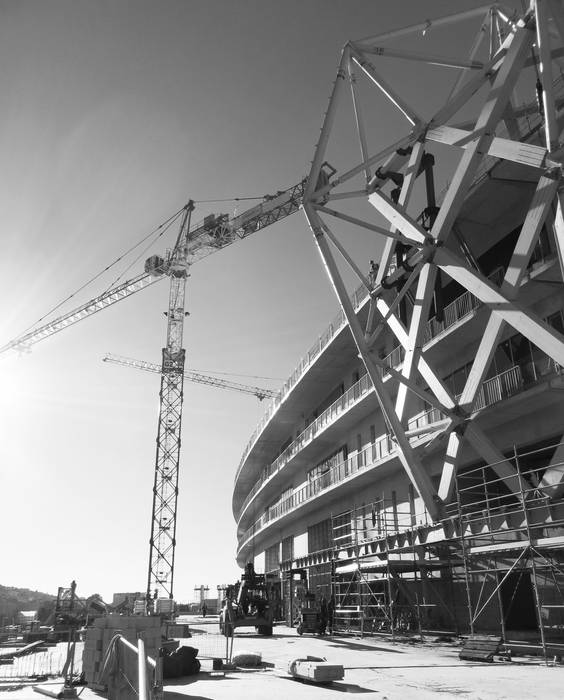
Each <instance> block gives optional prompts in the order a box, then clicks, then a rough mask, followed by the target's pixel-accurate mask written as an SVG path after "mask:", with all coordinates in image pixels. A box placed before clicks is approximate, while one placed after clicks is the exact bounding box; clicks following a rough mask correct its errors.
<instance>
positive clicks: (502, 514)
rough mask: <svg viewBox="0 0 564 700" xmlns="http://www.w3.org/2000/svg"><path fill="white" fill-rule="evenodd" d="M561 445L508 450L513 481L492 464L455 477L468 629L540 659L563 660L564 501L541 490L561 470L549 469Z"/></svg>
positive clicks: (550, 489) (554, 491) (559, 466)
mask: <svg viewBox="0 0 564 700" xmlns="http://www.w3.org/2000/svg"><path fill="white" fill-rule="evenodd" d="M561 447H562V446H561V445H557V446H551V447H543V448H540V449H535V450H531V451H528V452H524V453H521V454H518V452H517V450H514V451H513V456H512V458H511V460H510V461H511V463H512V464H513V466H514V468H515V471H516V475H517V478H516V479H513V480H511V481H510V480H508V479H502V478H501V477H499V476H498V475H496V474H495V472H494V471H493V469H492V468H491V467H490V466H479V467H476V468H473V469H469V470H466V471H464V472H462V473H461V474H460V475H459V476H458V478H457V504H456V507H457V511H458V513H457V517H458V529H459V534H460V537H459V541H460V553H461V555H462V560H463V576H462V578H463V581H464V585H465V589H466V604H467V609H468V613H467V619H468V627H469V631H470V633H471V634H474V633H475V632H489V631H492V630H497V631H499V632H500V633H501V636H502V637H503V640H504V643H505V646H506V647H510V648H511V649H512V650H514V651H519V650H527V651H532V652H536V653H539V652H540V653H542V655H543V656H544V657H545V658H549V657H553V656H558V657H560V656H563V655H564V500H563V499H562V498H561V497H560V496H559V495H558V489H557V488H556V487H554V486H552V487H548V486H546V485H543V474H545V473H546V470H547V469H551V470H553V471H554V470H560V471H561V470H562V466H563V465H562V464H561V463H559V464H551V459H552V458H553V455H554V454H556V451H557V450H558V449H559V448H561ZM547 465H549V466H547ZM555 494H556V496H557V497H555ZM459 578H460V577H459Z"/></svg>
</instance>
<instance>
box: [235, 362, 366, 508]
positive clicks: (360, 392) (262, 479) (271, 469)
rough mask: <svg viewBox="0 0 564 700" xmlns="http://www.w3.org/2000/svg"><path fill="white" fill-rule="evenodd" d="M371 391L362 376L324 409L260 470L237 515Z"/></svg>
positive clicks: (364, 377)
mask: <svg viewBox="0 0 564 700" xmlns="http://www.w3.org/2000/svg"><path fill="white" fill-rule="evenodd" d="M371 389H373V385H372V380H371V379H370V377H369V376H368V375H367V374H364V375H363V376H362V377H361V378H360V379H359V380H358V382H356V383H355V384H353V385H352V386H351V387H350V389H347V391H345V392H344V394H342V395H341V396H339V398H338V399H337V400H336V401H334V402H333V403H332V404H331V405H330V406H329V407H328V408H326V409H325V411H323V413H322V414H321V415H319V416H318V417H317V418H316V419H315V420H314V421H312V422H311V423H310V424H309V425H308V426H307V428H306V429H305V430H304V431H303V432H301V433H300V435H298V437H297V438H296V439H295V440H294V441H293V442H292V443H291V445H289V446H288V447H287V448H286V449H285V450H284V451H283V452H282V453H281V454H280V455H278V457H277V458H276V459H275V460H274V462H272V463H271V464H269V465H268V466H266V467H265V468H264V469H263V470H262V472H261V474H260V476H259V478H258V480H257V481H256V483H255V484H254V486H253V487H252V489H251V490H250V491H249V493H248V494H247V497H246V498H245V500H244V501H243V505H242V506H241V510H240V512H239V514H241V513H243V511H244V510H245V508H246V507H247V506H248V505H249V503H250V502H251V501H252V499H253V498H254V496H255V495H256V494H257V492H258V491H259V490H260V489H261V488H262V486H263V485H264V484H265V483H266V482H267V481H269V480H270V479H271V477H272V476H274V474H277V473H278V472H279V471H280V470H281V469H282V468H283V467H284V466H285V465H286V464H287V463H288V462H289V461H290V460H291V459H292V457H294V455H296V454H297V453H298V452H300V451H301V450H302V449H303V448H304V447H305V446H306V445H308V444H309V443H310V442H312V440H313V439H314V438H315V437H316V435H317V433H318V432H320V431H321V430H323V429H325V428H326V427H327V426H328V425H330V424H332V423H333V422H335V421H336V420H337V418H338V417H339V416H340V415H341V414H342V413H343V412H344V411H347V410H348V409H349V408H350V407H351V406H353V405H354V404H355V403H357V402H358V401H359V399H361V398H362V397H364V396H365V395H366V394H367V393H368V392H369V391H370V390H371Z"/></svg>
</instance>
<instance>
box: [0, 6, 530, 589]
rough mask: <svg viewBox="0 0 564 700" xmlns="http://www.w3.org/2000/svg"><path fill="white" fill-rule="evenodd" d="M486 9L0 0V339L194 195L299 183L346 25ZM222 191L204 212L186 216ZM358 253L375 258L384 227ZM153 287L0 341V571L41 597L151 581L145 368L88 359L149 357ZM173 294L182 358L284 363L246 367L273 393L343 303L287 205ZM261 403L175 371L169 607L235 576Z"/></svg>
mask: <svg viewBox="0 0 564 700" xmlns="http://www.w3.org/2000/svg"><path fill="white" fill-rule="evenodd" d="M481 4H483V3H480V2H474V1H473V0H458V1H457V2H452V0H429V1H423V0H396V1H395V2H388V1H383V0H371V1H369V0H283V1H280V0H276V1H275V0H159V2H155V0H43V1H38V0H36V1H32V0H0V92H1V94H2V110H1V111H0V162H2V168H1V169H0V231H1V234H0V240H1V242H2V255H1V258H0V318H1V319H2V323H1V326H0V345H3V344H4V343H6V342H8V341H9V340H11V339H12V338H13V337H15V336H16V335H18V334H19V333H21V332H22V331H23V330H25V329H26V328H27V327H28V326H30V325H31V324H33V323H34V322H35V321H36V320H37V319H39V318H40V317H41V316H43V314H45V313H46V312H47V311H49V310H50V309H51V308H52V307H53V306H54V305H55V304H57V303H58V302H59V301H60V300H62V299H64V298H65V297H67V296H68V295H69V294H70V293H72V292H73V291H74V290H76V289H77V288H79V287H80V286H82V285H83V284H84V283H85V282H86V281H87V280H89V279H90V278H91V277H92V276H93V275H95V274H96V273H97V272H99V271H100V270H101V269H102V268H104V267H105V266H106V265H108V264H109V263H110V262H112V261H113V260H114V259H115V258H116V257H118V256H119V255H120V254H121V253H122V252H123V251H125V250H127V249H129V248H130V247H131V246H132V245H134V244H135V243H137V242H138V241H139V240H140V239H141V238H142V237H143V236H144V235H146V234H147V233H148V232H149V231H151V230H152V229H153V228H154V227H155V226H157V225H158V224H159V223H160V222H161V221H163V220H165V219H166V218H168V217H169V216H170V215H171V214H172V213H174V212H175V211H177V210H178V209H180V208H181V207H182V206H183V204H184V203H185V202H186V201H187V199H188V198H192V199H194V200H196V201H198V200H206V199H221V198H234V197H239V196H243V197H244V196H262V195H264V194H267V193H270V192H276V191H277V190H280V189H285V188H286V187H288V186H290V185H292V184H294V183H295V182H297V181H299V180H300V179H301V178H302V177H303V176H304V175H305V174H306V173H307V171H308V169H309V165H310V161H311V158H312V157H313V153H314V147H315V144H316V141H317V138H318V135H319V129H320V127H321V124H322V119H323V115H324V112H325V109H326V107H327V102H328V97H329V94H330V91H331V87H332V83H333V80H334V78H335V72H336V67H337V63H338V61H339V57H340V51H341V48H342V46H343V44H344V43H345V42H346V41H347V40H348V39H358V38H362V37H365V36H367V35H372V34H377V33H380V32H382V31H385V30H386V29H392V28H396V27H400V26H403V25H406V24H412V23H415V22H419V21H422V20H424V19H426V18H428V17H437V16H441V15H445V14H449V13H452V12H454V11H456V10H459V9H460V10H462V9H468V8H475V7H478V6H480V5H481ZM508 4H509V5H510V6H512V7H520V2H518V1H516V2H511V3H508ZM474 28H476V25H474ZM429 34H430V36H429V38H428V41H429V42H431V41H434V42H435V43H434V44H432V51H433V52H434V53H443V54H444V55H450V54H453V53H456V54H457V55H459V56H460V55H464V51H466V50H467V48H468V47H469V41H470V38H469V37H470V34H468V36H467V37H466V36H464V35H462V34H460V35H459V34H458V33H456V32H455V33H452V32H450V33H449V32H446V33H445V32H442V33H437V34H436V35H433V32H430V33H429ZM431 35H433V36H431ZM425 40H427V39H425ZM418 41H420V42H421V41H422V38H421V37H419V39H418ZM429 45H430V46H431V44H429ZM461 45H462V46H463V47H464V51H462V52H461V50H460V46H461ZM419 48H421V44H419ZM390 70H391V74H390V73H388V75H390V76H391V79H392V80H396V81H399V82H396V84H398V85H400V84H401V89H402V90H405V91H407V92H408V93H409V92H412V93H413V94H414V100H415V101H419V102H423V103H425V104H429V105H430V104H432V103H433V100H434V99H435V98H436V97H437V94H438V92H439V91H440V88H441V87H444V84H442V82H441V81H440V80H439V81H438V82H435V81H434V80H432V79H429V81H428V82H425V81H424V82H423V83H422V82H421V81H420V79H418V78H416V77H415V75H416V74H415V73H414V72H413V71H412V70H411V69H410V68H409V67H408V69H407V72H405V73H404V74H403V75H402V77H401V78H400V77H399V75H400V74H399V73H394V71H395V70H396V68H395V67H394V66H391V67H390ZM404 70H405V68H404ZM452 79H454V76H453V77H452V78H451V77H450V76H449V80H452ZM445 84H446V83H445ZM375 125H376V126H377V127H378V129H380V128H381V143H382V145H385V144H388V143H390V142H392V141H393V140H394V139H395V138H397V137H399V136H401V135H403V134H404V133H406V128H405V125H404V124H401V119H399V118H398V115H397V114H395V113H393V112H392V111H390V110H385V109H383V110H382V111H377V112H375V113H374V115H371V126H372V127H374V126H375ZM334 157H335V163H334V164H335V165H337V166H339V165H341V162H342V163H343V164H347V162H348V164H349V165H352V164H354V163H355V162H356V161H357V159H358V147H357V144H356V143H355V142H353V141H351V140H350V139H347V138H346V137H344V138H343V140H342V142H341V143H340V144H339V146H338V148H336V150H335V152H334ZM440 184H441V183H439V186H440ZM442 184H444V183H442ZM236 206H237V204H236V203H232V202H227V203H224V204H221V205H209V204H198V205H197V209H196V212H195V214H194V217H195V219H198V220H199V219H201V218H203V216H204V215H205V214H206V213H208V212H209V211H226V212H227V213H233V211H234V209H235V207H236ZM238 207H239V208H238V211H241V210H242V209H243V208H244V207H243V205H242V204H241V203H239V205H238ZM175 234H176V231H174V232H173V234H172V235H171V236H169V238H168V239H167V241H166V242H163V243H161V244H160V246H161V247H160V248H159V247H158V246H157V248H155V249H154V250H155V251H156V252H158V251H159V250H161V251H162V250H163V249H164V247H166V245H169V246H170V245H171V243H172V241H173V237H174V235H175ZM358 246H359V251H360V253H361V255H362V256H363V257H364V259H365V260H366V264H368V260H369V259H370V258H371V257H374V256H375V255H376V253H377V251H378V250H379V248H380V243H379V242H377V241H375V240H372V239H370V240H367V239H364V240H361V241H360V242H359V243H358ZM151 252H153V251H151ZM148 254H149V252H148V253H147V255H148ZM144 257H146V256H143V258H142V259H141V260H139V261H138V262H137V263H136V264H135V265H134V266H133V267H132V268H131V269H130V270H129V271H128V272H126V273H125V275H124V279H126V278H128V277H133V276H134V275H136V274H138V273H139V272H141V271H142V266H143V260H144ZM119 270H121V271H123V270H124V267H123V266H122V267H121V268H119ZM117 274H118V272H117V271H115V272H114V271H112V275H110V276H106V277H105V278H104V280H105V283H106V284H107V283H109V282H110V281H111V280H112V279H114V278H115V277H116V276H117ZM104 288H105V284H104V281H100V282H99V283H98V285H94V286H92V287H89V288H88V289H87V290H85V291H84V292H81V294H80V295H79V296H77V297H76V298H74V299H73V300H72V301H71V303H70V304H69V305H66V306H65V307H64V308H63V309H61V310H60V311H64V310H68V309H71V308H73V306H76V305H78V304H80V303H82V302H83V301H86V300H87V299H89V298H91V297H94V296H96V294H98V293H99V292H100V291H101V290H103V289H104ZM167 303H168V285H167V282H166V281H165V282H163V283H161V284H159V285H156V286H154V287H152V288H150V289H148V290H145V291H143V292H141V293H139V294H138V295H135V296H133V297H131V298H130V299H127V300H125V301H123V302H120V303H119V304H116V305H115V306H113V307H111V308H109V309H106V310H104V311H103V312H101V313H99V314H97V315H96V316H94V317H92V318H89V319H87V320H84V321H82V322H80V323H79V324H77V325H75V326H74V327H71V328H68V329H66V330H64V331H63V332H61V333H59V334H57V335H55V336H53V337H52V338H49V339H47V340H45V341H43V342H41V343H38V344H37V345H35V346H34V347H33V349H32V352H31V354H26V355H23V356H22V357H18V356H17V355H16V354H15V353H14V354H8V355H4V356H1V357H0V387H1V389H0V494H1V504H0V552H1V557H0V584H3V585H14V586H25V587H29V588H33V589H39V590H43V591H46V592H51V593H55V592H56V589H57V587H58V586H62V585H68V584H69V582H70V581H71V580H72V579H76V581H77V584H78V591H79V593H80V594H83V595H87V594H90V593H94V592H98V593H100V594H102V596H103V597H104V598H106V599H109V600H111V594H112V592H114V591H126V590H144V588H145V586H146V579H147V566H148V549H149V547H148V540H149V533H150V522H151V519H150V514H151V498H152V493H151V491H152V484H153V471H154V459H155V437H156V429H157V415H158V391H159V377H158V376H157V375H153V374H145V373H141V372H135V371H134V370H130V369H126V368H122V367H117V366H113V365H107V364H105V363H103V362H102V361H101V360H102V357H103V356H104V354H105V353H106V352H114V353H118V354H123V355H129V356H132V357H137V358H141V359H146V360H149V361H154V362H160V351H161V348H162V346H163V344H164V343H165V335H166V319H165V317H164V316H163V311H165V309H166V307H167ZM187 310H189V312H190V316H189V317H187V320H186V324H185V343H184V345H185V347H186V350H187V366H188V367H189V368H194V369H199V370H204V371H210V372H211V371H217V372H228V373H237V374H241V375H255V376H266V377H274V378H279V380H278V381H271V382H266V383H265V382H260V381H259V380H256V382H255V380H254V379H251V378H248V377H247V378H242V379H241V380H242V381H245V382H247V383H257V384H259V383H262V384H263V385H264V384H266V385H268V386H271V387H274V388H277V387H278V386H280V384H281V383H282V380H284V379H285V378H286V377H287V376H288V375H289V374H290V373H291V372H292V370H293V368H294V367H295V365H296V364H297V363H298V360H299V359H300V358H301V357H302V356H303V355H304V354H305V352H306V351H307V350H308V349H309V347H310V345H312V344H313V342H314V340H315V338H316V336H317V335H318V334H319V333H321V332H322V331H323V330H324V328H325V326H326V325H327V324H328V323H329V321H330V320H331V319H332V317H333V316H334V315H335V313H336V312H337V304H336V300H335V298H334V296H333V292H332V290H331V288H330V287H329V284H328V282H327V280H326V277H325V273H324V271H323V269H322V266H321V264H320V262H319V258H318V254H317V252H316V250H315V247H314V243H313V241H312V238H311V233H310V232H309V230H308V228H307V225H306V222H305V218H304V217H303V215H302V214H301V213H297V214H294V215H293V216H292V217H290V218H288V219H287V220H286V221H284V222H280V223H278V224H276V225H273V226H271V227H270V228H268V229H265V230H263V231H261V232H260V233H257V234H256V235H254V236H251V237H250V238H248V239H246V240H245V241H243V242H241V243H238V244H236V245H234V246H231V247H229V248H227V249H225V250H223V251H221V252H219V253H217V254H215V255H213V256H210V257H209V258H207V259H205V260H203V261H201V262H200V263H198V264H197V265H195V266H194V267H193V268H192V270H191V277H190V279H189V281H188V287H187ZM264 408H265V406H264V405H263V404H260V403H259V402H258V401H257V400H256V399H255V398H253V397H251V396H247V395H244V394H237V393H231V392H229V391H222V390H219V389H213V388H209V387H203V386H200V385H196V384H188V383H187V384H186V385H185V403H184V418H183V444H182V459H181V475H180V496H179V512H178V531H177V554H176V572H175V597H176V598H177V599H178V600H181V601H182V600H188V599H191V598H192V597H193V596H194V586H196V585H199V584H205V585H208V586H209V587H210V588H211V589H212V590H215V586H216V585H217V584H221V583H226V582H231V581H233V580H235V578H236V577H237V576H238V573H239V572H238V568H237V566H236V564H235V547H236V539H235V524H234V521H233V516H232V512H231V495H232V485H233V478H234V474H235V471H236V468H237V465H238V463H239V459H240V457H241V454H242V451H243V449H244V447H245V445H246V443H247V441H248V439H249V437H250V435H251V433H252V431H253V430H254V427H255V425H256V424H257V422H258V420H259V419H260V417H261V416H262V413H263V410H264Z"/></svg>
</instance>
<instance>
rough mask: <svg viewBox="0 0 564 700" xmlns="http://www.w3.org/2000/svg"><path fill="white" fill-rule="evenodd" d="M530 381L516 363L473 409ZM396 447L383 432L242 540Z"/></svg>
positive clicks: (431, 416)
mask: <svg viewBox="0 0 564 700" xmlns="http://www.w3.org/2000/svg"><path fill="white" fill-rule="evenodd" d="M547 366H548V365H547ZM550 367H551V369H552V372H553V373H559V372H560V371H561V367H560V366H559V365H556V364H555V363H553V362H551V364H550ZM543 376H546V373H544V374H543ZM529 384H530V383H529V382H525V381H524V379H523V375H522V368H521V367H520V366H518V365H516V366H514V367H511V368H510V369H508V370H506V371H505V372H502V373H501V374H498V375H496V376H495V377H492V378H491V379H488V380H486V381H485V382H483V384H482V386H481V388H480V391H479V393H478V395H477V397H476V401H475V402H474V406H473V409H472V410H473V411H479V410H482V409H483V408H486V407H488V406H492V405H493V404H495V403H498V402H499V401H503V400H504V399H507V398H509V397H510V396H513V395H515V394H518V393H519V392H521V391H523V390H524V389H525V388H526V387H527V386H528V385H529ZM459 398H460V395H458V396H457V397H456V400H458V399H459ZM445 417H446V416H445V415H444V414H443V413H441V411H439V410H437V409H435V408H432V409H430V410H429V411H425V413H422V414H418V415H417V416H414V417H413V418H411V419H410V420H409V421H408V427H409V428H419V427H423V426H424V425H430V424H432V423H435V422H437V421H439V420H442V419H444V418H445ZM417 439H418V438H413V440H417ZM394 450H395V443H394V441H393V440H392V438H391V437H390V436H389V435H387V434H385V435H381V436H380V437H378V438H377V439H376V441H375V442H374V443H373V444H371V445H369V446H368V447H366V448H365V449H364V450H362V451H361V452H359V453H357V454H355V455H353V456H352V457H349V458H348V459H347V460H345V461H343V462H341V463H339V464H337V465H335V466H333V467H331V468H330V469H329V470H328V471H327V472H326V473H325V474H322V475H321V476H319V477H317V478H316V479H314V480H313V481H311V482H309V483H308V484H306V485H304V486H301V487H299V488H298V489H297V490H296V491H294V493H293V494H292V495H291V496H288V497H287V498H285V499H284V500H282V501H280V502H279V503H276V504H275V505H273V506H271V507H270V508H268V509H267V510H266V512H265V513H264V514H263V515H262V516H261V517H260V518H259V519H258V520H256V521H255V522H254V523H253V525H251V527H250V528H248V529H247V530H246V532H245V534H244V535H243V537H242V538H241V540H240V542H243V543H244V542H246V541H247V539H248V538H249V537H251V536H252V535H256V534H257V533H258V532H260V530H262V529H263V528H264V527H266V526H267V525H268V523H270V522H272V521H273V520H276V519H278V518H280V517H281V516H283V515H286V514H287V513H289V512H290V511H292V510H295V509H296V508H298V507H299V506H301V505H302V504H303V503H306V502H307V501H311V500H313V499H314V498H316V497H317V496H318V495H319V494H320V493H321V492H323V491H324V490H326V489H328V488H330V487H331V486H334V485H335V484H339V483H342V482H343V481H345V480H346V479H349V478H350V477H351V476H353V475H354V474H355V473H357V472H359V471H361V470H364V469H367V468H371V467H374V466H375V465H377V464H378V463H379V462H381V461H382V460H384V459H387V458H388V457H389V456H390V455H391V454H392V453H393V452H394Z"/></svg>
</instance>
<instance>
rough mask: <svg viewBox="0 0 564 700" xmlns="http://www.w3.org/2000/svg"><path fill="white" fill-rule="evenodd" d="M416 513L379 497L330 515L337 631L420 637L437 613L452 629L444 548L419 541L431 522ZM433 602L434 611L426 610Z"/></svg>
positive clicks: (448, 568)
mask: <svg viewBox="0 0 564 700" xmlns="http://www.w3.org/2000/svg"><path fill="white" fill-rule="evenodd" d="M415 519H416V516H415V514H414V512H413V510H412V509H411V508H410V510H409V512H407V511H406V512H403V511H402V510H400V509H399V508H398V505H397V503H396V502H395V499H391V500H386V499H384V498H380V499H378V500H377V501H374V502H372V503H369V504H364V505H362V506H360V507H357V506H355V507H353V508H352V509H350V510H348V511H345V512H344V513H340V514H339V515H337V516H333V518H332V524H333V538H334V543H335V560H334V566H333V581H332V594H333V596H334V600H335V614H334V629H335V630H336V631H338V632H343V633H347V632H348V633H355V634H361V635H364V634H367V635H370V634H377V633H389V634H392V636H395V635H406V634H409V635H412V634H418V635H420V636H422V635H423V632H424V630H430V629H431V628H432V627H433V626H435V627H436V626H437V625H436V622H435V620H436V619H437V618H440V619H442V620H445V618H446V620H447V622H446V624H445V623H443V624H442V627H444V628H448V629H449V630H453V631H455V632H457V631H458V627H459V626H458V622H457V619H456V616H455V615H453V609H454V608H453V605H452V601H451V600H450V598H451V588H452V586H451V583H452V582H451V577H450V571H451V568H452V561H451V558H452V557H451V554H450V551H449V548H448V547H447V546H445V544H444V543H442V542H433V543H432V544H431V543H429V544H423V543H422V541H421V539H420V535H421V534H422V533H423V532H424V531H426V530H428V529H429V528H431V527H432V526H430V525H428V524H427V523H416V522H415ZM406 522H409V525H402V523H406ZM445 550H446V554H445ZM436 608H438V609H439V610H441V611H442V612H441V614H440V615H436V614H435V615H432V614H431V613H432V611H433V610H434V609H436Z"/></svg>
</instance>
